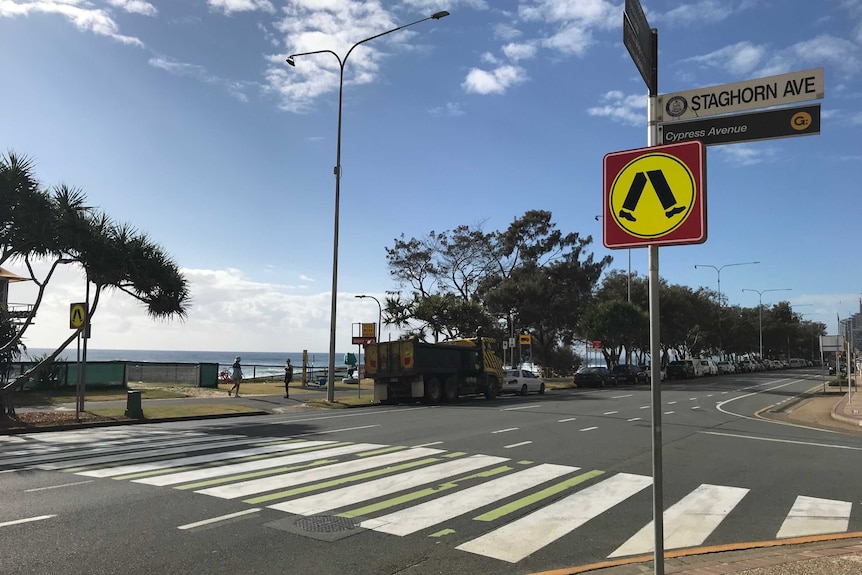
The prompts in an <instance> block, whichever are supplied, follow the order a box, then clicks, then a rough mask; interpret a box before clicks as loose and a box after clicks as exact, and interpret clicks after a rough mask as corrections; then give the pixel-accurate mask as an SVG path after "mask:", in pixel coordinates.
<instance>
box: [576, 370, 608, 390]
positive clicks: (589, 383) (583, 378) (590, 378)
mask: <svg viewBox="0 0 862 575" xmlns="http://www.w3.org/2000/svg"><path fill="white" fill-rule="evenodd" d="M575 384H576V385H577V386H578V387H604V386H606V385H609V384H610V385H616V384H617V380H616V378H615V377H614V376H613V374H612V373H611V370H609V369H608V368H606V367H582V368H581V369H579V370H578V371H576V372H575Z"/></svg>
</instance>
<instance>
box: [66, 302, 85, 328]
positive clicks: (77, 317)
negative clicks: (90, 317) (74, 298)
mask: <svg viewBox="0 0 862 575" xmlns="http://www.w3.org/2000/svg"><path fill="white" fill-rule="evenodd" d="M86 321H87V304H86V303H73V304H69V329H81V328H82V327H84V324H85V323H86Z"/></svg>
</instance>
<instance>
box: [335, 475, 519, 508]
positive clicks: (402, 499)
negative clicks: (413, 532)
mask: <svg viewBox="0 0 862 575" xmlns="http://www.w3.org/2000/svg"><path fill="white" fill-rule="evenodd" d="M512 469H513V468H512V467H508V466H505V465H504V466H502V467H495V468H494V469H489V470H487V471H482V472H479V473H475V474H473V475H468V476H466V477H459V478H458V479H453V480H452V481H450V482H448V483H441V484H439V485H438V486H437V487H426V488H425V489H420V490H419V491H414V492H413V493H405V494H404V495H400V496H398V497H393V498H392V499H387V500H386V501H380V502H379V503H372V504H371V505H366V506H365V507H360V508H358V509H351V510H350V511H346V512H344V513H339V514H338V516H339V517H349V518H352V517H362V516H364V515H371V514H373V513H377V512H379V511H383V510H384V509H389V508H390V507H395V506H396V505H403V504H404V503H409V502H410V501H414V500H416V499H421V498H423V497H429V496H431V495H436V494H438V493H442V492H443V491H448V490H449V489H454V488H456V487H458V483H459V482H464V481H467V480H470V479H480V478H483V477H493V476H494V475H498V474H500V473H505V472H506V471H511V470H512Z"/></svg>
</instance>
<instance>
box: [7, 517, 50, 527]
mask: <svg viewBox="0 0 862 575" xmlns="http://www.w3.org/2000/svg"><path fill="white" fill-rule="evenodd" d="M52 517H56V515H39V516H38V517H28V518H26V519H15V520H13V521H4V522H2V523H0V527H8V526H9V525H20V524H21V523H31V522H33V521H44V520H45V519H51V518H52Z"/></svg>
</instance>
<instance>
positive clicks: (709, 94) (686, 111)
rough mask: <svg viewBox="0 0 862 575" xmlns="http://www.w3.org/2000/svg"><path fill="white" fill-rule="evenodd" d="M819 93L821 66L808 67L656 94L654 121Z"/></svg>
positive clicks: (742, 108)
mask: <svg viewBox="0 0 862 575" xmlns="http://www.w3.org/2000/svg"><path fill="white" fill-rule="evenodd" d="M823 95H824V89H823V68H812V69H810V70H801V71H799V72H791V73H789V74H779V75H778V76H768V77H766V78H758V79H756V80H745V81H744V82H735V83H732V84H721V85H719V86H708V87H706V88H696V89H694V90H686V91H685V92H675V93H672V94H660V95H659V97H658V118H657V120H658V121H659V122H677V121H680V120H691V119H694V118H702V117H704V116H715V115H718V114H730V113H733V112H744V111H746V110H756V109H758V108H768V107H770V106H783V105H785V104H796V103H799V102H807V101H809V100H818V99H820V98H822V97H823Z"/></svg>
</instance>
